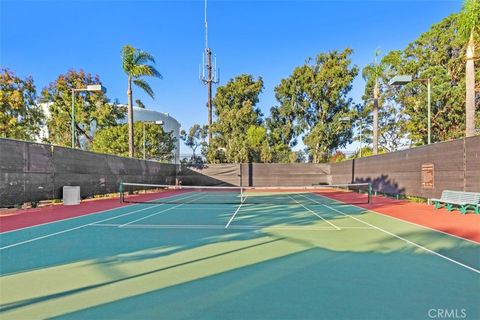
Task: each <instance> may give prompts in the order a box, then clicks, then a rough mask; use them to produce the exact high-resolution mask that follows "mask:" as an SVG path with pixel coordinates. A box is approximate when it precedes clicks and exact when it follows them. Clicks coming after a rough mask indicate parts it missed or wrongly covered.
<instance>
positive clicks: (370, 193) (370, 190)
mask: <svg viewBox="0 0 480 320" xmlns="http://www.w3.org/2000/svg"><path fill="white" fill-rule="evenodd" d="M368 204H372V184H371V183H368Z"/></svg>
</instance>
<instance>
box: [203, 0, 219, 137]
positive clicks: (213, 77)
mask: <svg viewBox="0 0 480 320" xmlns="http://www.w3.org/2000/svg"><path fill="white" fill-rule="evenodd" d="M199 73H200V74H199V76H200V80H201V81H202V82H203V84H205V85H206V86H207V89H208V100H207V110H208V141H211V140H212V108H213V106H212V85H213V84H217V83H218V82H219V80H218V79H219V77H218V73H217V59H216V58H215V59H214V64H213V65H212V50H210V48H209V47H208V20H207V0H205V52H204V53H203V64H202V67H201V70H200V72H199Z"/></svg>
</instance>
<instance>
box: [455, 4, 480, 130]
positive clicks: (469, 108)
mask: <svg viewBox="0 0 480 320" xmlns="http://www.w3.org/2000/svg"><path fill="white" fill-rule="evenodd" d="M459 29H460V34H461V36H462V37H463V39H464V40H465V41H468V43H467V51H466V60H467V61H466V64H465V77H466V79H465V80H466V88H465V89H466V90H465V91H466V95H465V100H466V101H465V114H466V121H465V136H467V137H471V136H473V135H475V62H474V61H475V59H477V58H478V57H475V39H480V0H465V2H464V3H463V9H462V12H461V13H460V18H459ZM467 39H468V40H467Z"/></svg>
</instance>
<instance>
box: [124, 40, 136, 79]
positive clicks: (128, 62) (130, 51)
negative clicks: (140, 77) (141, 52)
mask: <svg viewBox="0 0 480 320" xmlns="http://www.w3.org/2000/svg"><path fill="white" fill-rule="evenodd" d="M134 54H135V48H134V47H132V46H131V45H128V44H127V45H125V46H124V47H123V48H122V67H123V71H125V73H126V74H130V72H131V70H132V67H133V66H134V65H135V64H134V61H133V58H134Z"/></svg>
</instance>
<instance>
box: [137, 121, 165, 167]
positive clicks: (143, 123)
mask: <svg viewBox="0 0 480 320" xmlns="http://www.w3.org/2000/svg"><path fill="white" fill-rule="evenodd" d="M145 122H148V123H153V124H157V125H160V126H162V125H163V121H162V120H157V121H142V127H143V160H145V149H146V148H145V144H146V143H145V141H146V139H145Z"/></svg>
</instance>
